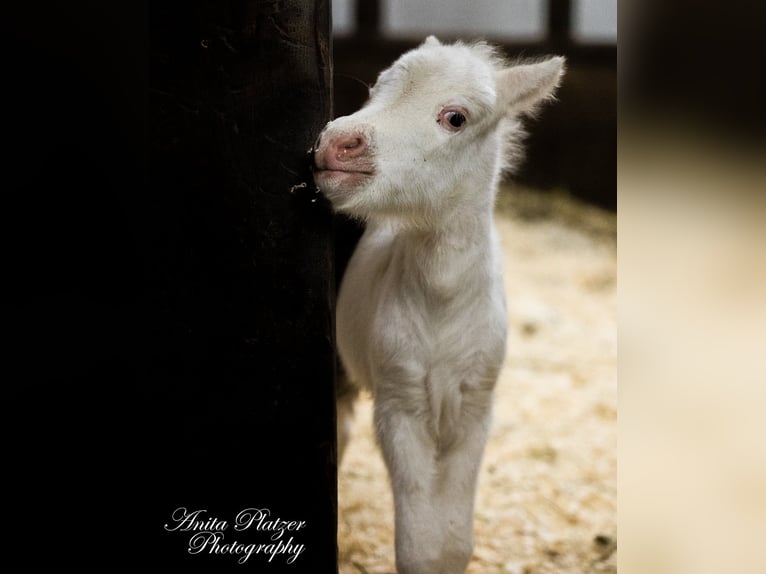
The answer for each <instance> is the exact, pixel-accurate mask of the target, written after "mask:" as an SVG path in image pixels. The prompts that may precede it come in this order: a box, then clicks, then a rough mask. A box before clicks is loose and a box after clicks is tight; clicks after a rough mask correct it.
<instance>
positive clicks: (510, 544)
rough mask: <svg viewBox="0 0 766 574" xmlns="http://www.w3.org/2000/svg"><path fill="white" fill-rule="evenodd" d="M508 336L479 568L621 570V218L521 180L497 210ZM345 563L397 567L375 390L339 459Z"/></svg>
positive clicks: (378, 570)
mask: <svg viewBox="0 0 766 574" xmlns="http://www.w3.org/2000/svg"><path fill="white" fill-rule="evenodd" d="M496 221H497V225H498V229H499V231H500V236H501V240H502V246H503V250H504V256H505V260H504V267H505V279H506V293H507V299H508V314H509V325H510V331H509V341H508V354H507V359H506V364H505V367H504V369H503V371H502V374H501V377H500V380H499V382H498V385H497V390H496V398H495V401H496V402H495V412H494V421H493V426H492V433H491V436H490V440H489V444H488V446H487V450H486V452H485V456H484V460H483V463H482V469H481V474H480V478H479V491H478V495H477V501H476V514H475V548H474V555H473V559H472V561H471V563H470V566H469V568H468V573H469V574H494V573H501V572H502V573H511V574H547V573H551V574H553V573H556V574H562V573H572V574H574V573H591V572H616V571H617V569H616V553H615V550H616V532H617V522H616V510H617V508H616V506H617V453H616V450H617V380H616V368H617V332H616V316H615V315H616V219H615V217H614V215H613V214H611V213H608V212H604V211H601V210H599V209H596V208H593V207H590V206H586V205H583V204H581V203H579V202H577V201H575V200H573V199H570V198H569V197H567V196H566V195H564V194H557V193H554V194H541V193H536V192H533V191H528V190H519V189H516V188H514V189H513V190H511V189H503V190H502V191H501V193H500V196H499V199H498V206H497V217H496ZM338 497H339V518H338V521H339V524H338V544H339V553H340V573H341V574H389V573H392V572H395V566H394V550H393V548H394V534H393V502H392V498H391V492H390V487H389V484H388V480H387V477H386V471H385V467H384V465H383V462H382V459H381V457H380V454H379V452H378V450H377V447H376V446H375V443H374V438H373V434H372V409H371V402H370V399H369V397H363V398H362V400H361V401H360V402H359V404H358V408H357V418H356V421H355V428H354V436H353V438H352V441H351V443H350V445H349V447H348V450H347V452H346V457H345V459H344V461H343V464H342V467H341V468H340V471H339V484H338Z"/></svg>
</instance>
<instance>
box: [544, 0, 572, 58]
mask: <svg viewBox="0 0 766 574" xmlns="http://www.w3.org/2000/svg"><path fill="white" fill-rule="evenodd" d="M571 37H572V0H548V41H549V42H550V44H551V46H553V47H554V48H556V49H559V50H560V49H562V48H563V47H565V46H567V45H568V44H569V42H570V40H571Z"/></svg>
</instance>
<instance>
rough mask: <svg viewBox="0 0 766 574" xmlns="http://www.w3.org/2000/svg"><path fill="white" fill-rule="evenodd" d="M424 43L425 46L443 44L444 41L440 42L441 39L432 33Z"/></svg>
mask: <svg viewBox="0 0 766 574" xmlns="http://www.w3.org/2000/svg"><path fill="white" fill-rule="evenodd" d="M423 45H424V46H441V45H442V43H441V42H439V39H438V38H437V37H436V36H434V35H431V36H429V37H428V38H426V40H425V42H423Z"/></svg>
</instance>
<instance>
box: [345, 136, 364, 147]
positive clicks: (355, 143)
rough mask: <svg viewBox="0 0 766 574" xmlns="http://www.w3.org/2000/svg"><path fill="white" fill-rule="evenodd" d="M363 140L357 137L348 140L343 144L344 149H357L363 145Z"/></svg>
mask: <svg viewBox="0 0 766 574" xmlns="http://www.w3.org/2000/svg"><path fill="white" fill-rule="evenodd" d="M362 143H363V142H362V138H360V137H355V138H353V139H350V140H347V141H346V142H344V144H343V148H344V149H356V148H358V147H360V146H361V145H362Z"/></svg>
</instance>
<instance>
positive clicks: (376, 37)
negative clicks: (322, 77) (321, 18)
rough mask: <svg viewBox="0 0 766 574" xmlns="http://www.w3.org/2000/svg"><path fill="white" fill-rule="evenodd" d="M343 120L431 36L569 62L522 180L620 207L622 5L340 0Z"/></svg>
mask: <svg viewBox="0 0 766 574" xmlns="http://www.w3.org/2000/svg"><path fill="white" fill-rule="evenodd" d="M332 15H333V35H334V54H333V55H334V77H335V80H334V81H335V84H334V88H335V115H336V116H342V115H347V114H349V113H352V112H354V111H356V110H357V109H359V107H360V106H361V105H362V104H363V103H364V101H365V100H366V98H367V85H372V84H373V83H374V82H375V79H376V77H377V74H378V73H379V72H380V71H381V70H383V69H384V68H386V67H388V66H389V65H390V64H391V63H392V62H393V61H394V60H396V58H397V57H398V56H399V55H400V54H402V53H403V52H405V51H407V50H409V49H411V48H414V47H415V46H416V45H418V44H419V43H420V42H422V41H423V39H424V38H425V37H426V36H427V35H429V34H435V35H436V36H437V37H438V38H439V39H440V40H442V41H448V40H453V39H463V40H472V39H486V40H488V41H490V42H492V43H495V44H498V45H500V46H502V48H503V50H504V51H505V53H506V54H507V55H508V56H509V57H511V58H515V57H519V56H521V57H523V56H527V57H534V56H538V55H545V54H548V55H550V54H560V55H564V56H566V57H567V60H568V69H567V75H566V78H565V80H564V82H563V84H562V86H561V88H560V90H559V92H558V98H559V101H558V102H556V104H555V105H550V106H547V107H546V108H545V109H544V110H543V112H542V113H541V114H540V115H539V118H537V119H535V120H529V121H527V126H528V128H529V132H530V136H529V139H528V142H527V156H526V160H525V161H524V163H523V165H522V166H521V168H520V170H519V172H518V174H517V176H516V178H515V180H516V181H518V182H519V183H521V184H524V185H527V186H531V187H535V188H537V189H541V190H551V189H555V188H558V189H564V190H567V191H568V192H570V193H572V194H573V195H575V196H577V197H581V198H583V199H585V200H587V201H589V202H593V203H595V204H597V205H600V206H603V207H606V208H609V209H614V208H615V206H616V161H615V160H616V128H617V114H616V99H617V81H616V80H617V76H616V74H617V45H616V42H617V0H472V1H470V2H466V1H464V0H422V1H418V2H410V1H407V0H333V2H332Z"/></svg>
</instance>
